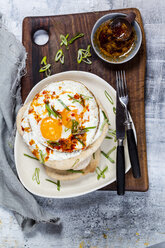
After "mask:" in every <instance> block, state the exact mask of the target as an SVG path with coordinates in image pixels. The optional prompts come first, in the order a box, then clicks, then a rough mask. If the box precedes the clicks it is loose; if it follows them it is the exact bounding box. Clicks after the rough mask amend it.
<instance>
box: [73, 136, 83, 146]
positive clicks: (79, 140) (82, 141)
mask: <svg viewBox="0 0 165 248" xmlns="http://www.w3.org/2000/svg"><path fill="white" fill-rule="evenodd" d="M75 139H77V140H78V142H80V143H81V145H83V146H85V144H84V142H83V141H82V140H80V139H79V138H77V137H75Z"/></svg>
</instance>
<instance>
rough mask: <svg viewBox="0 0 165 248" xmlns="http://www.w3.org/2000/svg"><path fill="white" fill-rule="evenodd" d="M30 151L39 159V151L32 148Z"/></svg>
mask: <svg viewBox="0 0 165 248" xmlns="http://www.w3.org/2000/svg"><path fill="white" fill-rule="evenodd" d="M32 153H33V155H34V156H35V157H36V158H38V159H39V152H38V151H37V150H36V149H34V150H33V151H32Z"/></svg>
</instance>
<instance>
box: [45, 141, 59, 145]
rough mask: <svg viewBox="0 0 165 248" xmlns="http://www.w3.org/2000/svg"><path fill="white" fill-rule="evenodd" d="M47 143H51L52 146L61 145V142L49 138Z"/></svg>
mask: <svg viewBox="0 0 165 248" xmlns="http://www.w3.org/2000/svg"><path fill="white" fill-rule="evenodd" d="M47 143H48V144H49V145H51V146H60V143H59V142H57V141H49V140H47Z"/></svg>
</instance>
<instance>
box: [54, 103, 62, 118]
mask: <svg viewBox="0 0 165 248" xmlns="http://www.w3.org/2000/svg"><path fill="white" fill-rule="evenodd" d="M52 110H53V112H54V113H55V114H56V115H57V116H58V117H59V118H60V119H62V116H61V114H60V113H58V111H57V110H55V108H54V107H53V106H52Z"/></svg>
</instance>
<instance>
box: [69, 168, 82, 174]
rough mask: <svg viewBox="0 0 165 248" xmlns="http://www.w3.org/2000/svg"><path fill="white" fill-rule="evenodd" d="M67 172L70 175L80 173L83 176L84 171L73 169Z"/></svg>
mask: <svg viewBox="0 0 165 248" xmlns="http://www.w3.org/2000/svg"><path fill="white" fill-rule="evenodd" d="M67 171H68V172H70V173H82V174H84V171H82V170H73V169H70V170H67Z"/></svg>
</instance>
